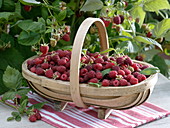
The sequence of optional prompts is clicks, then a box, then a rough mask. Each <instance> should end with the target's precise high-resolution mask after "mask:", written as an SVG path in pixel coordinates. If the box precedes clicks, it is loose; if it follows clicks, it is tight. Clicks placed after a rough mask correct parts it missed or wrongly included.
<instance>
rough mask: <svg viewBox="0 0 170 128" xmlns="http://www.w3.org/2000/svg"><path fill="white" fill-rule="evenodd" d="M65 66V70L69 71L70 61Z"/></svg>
mask: <svg viewBox="0 0 170 128" xmlns="http://www.w3.org/2000/svg"><path fill="white" fill-rule="evenodd" d="M65 66H66V68H67V69H70V61H69V62H67V63H66V65H65Z"/></svg>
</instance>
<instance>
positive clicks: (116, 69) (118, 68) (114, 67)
mask: <svg viewBox="0 0 170 128" xmlns="http://www.w3.org/2000/svg"><path fill="white" fill-rule="evenodd" d="M112 70H115V71H118V70H120V67H119V66H113V67H112Z"/></svg>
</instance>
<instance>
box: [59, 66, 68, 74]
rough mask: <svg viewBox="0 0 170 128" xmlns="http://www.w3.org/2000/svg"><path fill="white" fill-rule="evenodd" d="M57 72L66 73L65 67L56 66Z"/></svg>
mask: <svg viewBox="0 0 170 128" xmlns="http://www.w3.org/2000/svg"><path fill="white" fill-rule="evenodd" d="M57 71H58V72H60V73H63V72H65V71H66V67H64V66H57Z"/></svg>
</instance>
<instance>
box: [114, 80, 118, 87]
mask: <svg viewBox="0 0 170 128" xmlns="http://www.w3.org/2000/svg"><path fill="white" fill-rule="evenodd" d="M112 84H113V86H115V87H117V86H119V84H120V82H119V80H114V81H113V82H112Z"/></svg>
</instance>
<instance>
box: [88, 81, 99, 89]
mask: <svg viewBox="0 0 170 128" xmlns="http://www.w3.org/2000/svg"><path fill="white" fill-rule="evenodd" d="M89 85H92V86H95V87H96V86H97V87H98V88H100V87H101V84H100V83H92V82H89Z"/></svg>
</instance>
